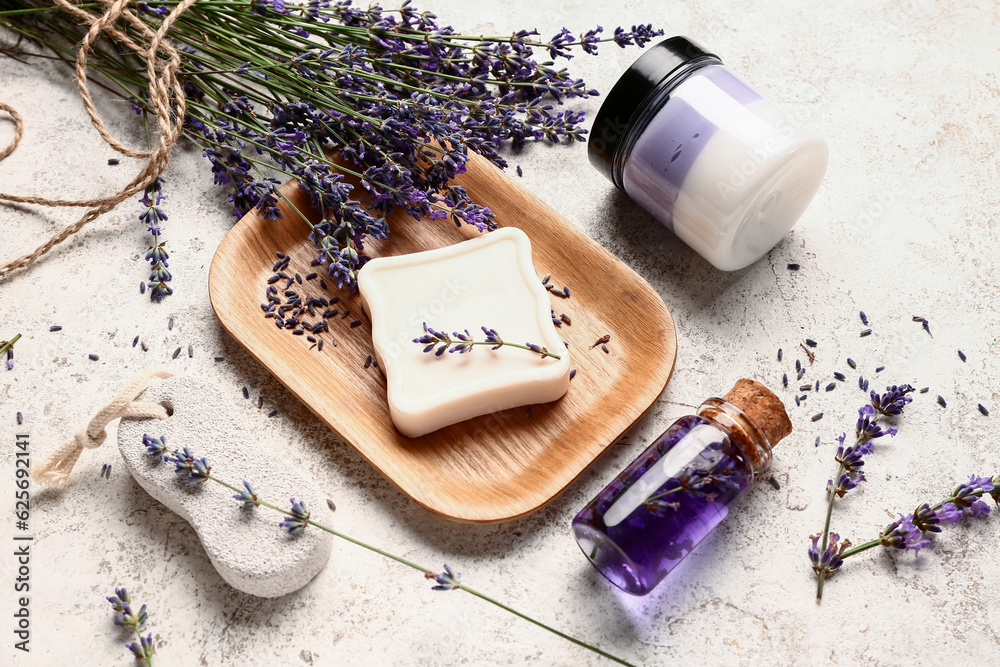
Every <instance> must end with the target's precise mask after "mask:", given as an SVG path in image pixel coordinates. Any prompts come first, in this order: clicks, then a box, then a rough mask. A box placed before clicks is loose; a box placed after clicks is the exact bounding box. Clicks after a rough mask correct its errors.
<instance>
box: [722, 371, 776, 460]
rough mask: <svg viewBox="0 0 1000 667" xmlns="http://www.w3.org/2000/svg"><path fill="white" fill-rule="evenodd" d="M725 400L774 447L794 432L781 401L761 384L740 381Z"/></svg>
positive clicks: (746, 380)
mask: <svg viewBox="0 0 1000 667" xmlns="http://www.w3.org/2000/svg"><path fill="white" fill-rule="evenodd" d="M725 400H727V401H729V402H730V403H732V404H733V405H735V406H736V407H738V408H739V409H740V410H742V411H743V412H744V413H745V414H746V416H747V417H749V418H750V420H751V421H752V422H753V423H754V425H755V426H756V427H757V428H758V429H760V431H761V432H762V433H763V434H764V435H765V436H766V437H767V441H768V442H769V443H770V444H771V446H772V447H773V446H774V445H776V444H778V441H779V440H781V439H782V438H784V437H785V436H786V435H788V434H789V433H791V432H792V422H791V420H790V419H789V418H788V413H787V412H785V406H784V404H783V403H782V402H781V399H780V398H778V397H777V396H775V395H774V393H773V392H772V391H771V390H770V389H768V388H767V387H765V386H764V385H762V384H761V383H759V382H755V381H754V380H748V379H746V378H743V379H741V380H738V381H737V382H736V385H735V386H734V387H733V388H732V389H730V390H729V393H728V394H726V395H725Z"/></svg>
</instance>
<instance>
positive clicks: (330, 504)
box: [326, 498, 337, 512]
mask: <svg viewBox="0 0 1000 667" xmlns="http://www.w3.org/2000/svg"><path fill="white" fill-rule="evenodd" d="M326 506H327V507H329V508H330V511H331V512H336V511H337V505H336V504H335V503H334V502H333V501H332V500H330V499H329V498H327V499H326Z"/></svg>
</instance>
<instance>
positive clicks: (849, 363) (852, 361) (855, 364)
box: [847, 357, 858, 369]
mask: <svg viewBox="0 0 1000 667" xmlns="http://www.w3.org/2000/svg"><path fill="white" fill-rule="evenodd" d="M847 365H848V366H850V367H851V368H855V369H856V368H857V367H858V364H857V362H856V361H854V359H851V358H850V357H848V358H847Z"/></svg>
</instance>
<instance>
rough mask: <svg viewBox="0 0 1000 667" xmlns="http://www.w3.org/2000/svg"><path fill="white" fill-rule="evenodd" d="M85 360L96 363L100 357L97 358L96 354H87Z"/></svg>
mask: <svg viewBox="0 0 1000 667" xmlns="http://www.w3.org/2000/svg"><path fill="white" fill-rule="evenodd" d="M87 358H88V359H90V360H91V361H97V360H99V359H100V357H99V356H97V355H96V354H88V355H87Z"/></svg>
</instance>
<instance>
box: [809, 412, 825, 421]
mask: <svg viewBox="0 0 1000 667" xmlns="http://www.w3.org/2000/svg"><path fill="white" fill-rule="evenodd" d="M822 418H823V413H822V412H817V413H816V414H814V415H813V416H812V420H813V421H814V422H818V421H819V420H820V419H822Z"/></svg>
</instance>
